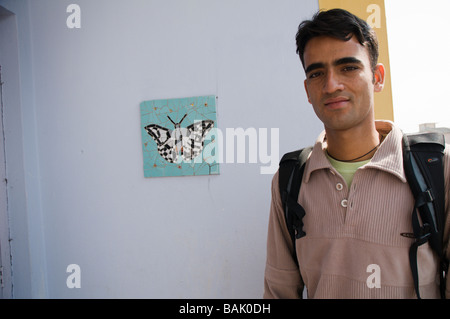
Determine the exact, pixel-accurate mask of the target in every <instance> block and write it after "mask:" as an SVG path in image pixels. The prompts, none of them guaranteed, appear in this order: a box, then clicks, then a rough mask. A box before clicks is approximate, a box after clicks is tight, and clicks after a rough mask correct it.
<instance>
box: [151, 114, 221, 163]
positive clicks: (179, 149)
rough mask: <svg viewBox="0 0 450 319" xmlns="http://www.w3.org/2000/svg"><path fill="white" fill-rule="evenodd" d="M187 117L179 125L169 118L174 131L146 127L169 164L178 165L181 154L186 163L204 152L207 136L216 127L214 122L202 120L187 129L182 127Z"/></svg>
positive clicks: (160, 127) (155, 126)
mask: <svg viewBox="0 0 450 319" xmlns="http://www.w3.org/2000/svg"><path fill="white" fill-rule="evenodd" d="M186 116H187V114H185V115H184V116H183V118H182V119H181V121H180V122H179V123H175V122H174V121H173V120H172V119H171V118H170V116H167V117H168V118H169V120H170V122H172V124H173V125H174V127H175V128H174V129H173V130H169V129H168V128H165V127H162V126H159V125H158V124H150V125H147V126H146V127H145V130H146V131H147V132H148V134H149V135H150V136H151V137H152V138H153V140H154V141H155V142H156V144H158V152H159V154H160V155H161V156H162V157H163V158H164V159H165V160H166V161H167V162H169V163H177V162H178V154H179V153H181V156H182V157H183V160H184V161H186V162H189V161H192V160H193V159H194V158H196V157H197V156H198V155H199V154H200V153H201V151H202V150H203V145H204V144H203V143H204V140H205V136H206V135H207V134H208V133H209V131H210V130H211V129H212V128H213V127H214V121H212V120H201V121H197V122H195V123H193V124H191V125H188V126H187V127H186V128H184V127H181V122H183V120H184V119H185V118H186Z"/></svg>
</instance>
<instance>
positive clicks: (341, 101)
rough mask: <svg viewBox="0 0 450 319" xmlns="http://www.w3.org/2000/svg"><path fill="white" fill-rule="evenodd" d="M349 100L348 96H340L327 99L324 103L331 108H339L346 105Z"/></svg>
mask: <svg viewBox="0 0 450 319" xmlns="http://www.w3.org/2000/svg"><path fill="white" fill-rule="evenodd" d="M348 101H350V99H349V98H348V97H344V96H338V97H335V98H330V99H327V100H325V102H324V104H325V106H327V107H330V108H339V107H343V106H345V105H346V104H347V102H348Z"/></svg>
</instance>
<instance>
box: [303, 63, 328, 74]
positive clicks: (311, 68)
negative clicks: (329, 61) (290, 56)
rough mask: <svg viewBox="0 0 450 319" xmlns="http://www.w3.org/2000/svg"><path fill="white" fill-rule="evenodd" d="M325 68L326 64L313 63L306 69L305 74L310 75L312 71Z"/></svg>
mask: <svg viewBox="0 0 450 319" xmlns="http://www.w3.org/2000/svg"><path fill="white" fill-rule="evenodd" d="M323 67H325V64H323V63H320V62H319V63H313V64H310V65H309V66H308V67H307V68H306V69H305V74H308V73H309V72H311V71H312V70H315V69H320V68H323Z"/></svg>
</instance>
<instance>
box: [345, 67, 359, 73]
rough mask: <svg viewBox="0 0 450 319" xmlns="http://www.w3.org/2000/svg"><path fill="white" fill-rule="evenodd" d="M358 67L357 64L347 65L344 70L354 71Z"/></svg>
mask: <svg viewBox="0 0 450 319" xmlns="http://www.w3.org/2000/svg"><path fill="white" fill-rule="evenodd" d="M357 69H358V67H357V66H346V67H344V68H343V71H345V72H349V71H354V70H357Z"/></svg>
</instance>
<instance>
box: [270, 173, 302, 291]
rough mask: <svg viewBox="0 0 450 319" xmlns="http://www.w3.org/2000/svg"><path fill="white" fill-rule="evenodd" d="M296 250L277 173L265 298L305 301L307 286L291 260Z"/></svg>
mask: <svg viewBox="0 0 450 319" xmlns="http://www.w3.org/2000/svg"><path fill="white" fill-rule="evenodd" d="M293 249H294V247H293V245H292V241H291V237H290V235H289V232H288V229H287V226H286V222H285V218H284V211H283V208H282V206H281V198H280V192H279V189H278V172H277V173H276V174H275V175H274V177H273V179H272V202H271V205H270V217H269V230H268V235H267V261H266V271H265V275H264V298H267V299H269V298H283V299H288V298H289V299H293V298H301V297H302V291H303V287H304V284H303V281H302V279H301V276H300V271H299V269H298V267H297V264H296V262H295V260H294V259H293V256H292V252H293Z"/></svg>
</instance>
